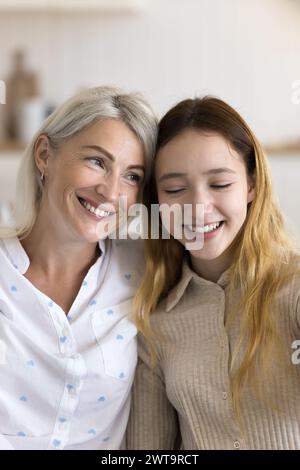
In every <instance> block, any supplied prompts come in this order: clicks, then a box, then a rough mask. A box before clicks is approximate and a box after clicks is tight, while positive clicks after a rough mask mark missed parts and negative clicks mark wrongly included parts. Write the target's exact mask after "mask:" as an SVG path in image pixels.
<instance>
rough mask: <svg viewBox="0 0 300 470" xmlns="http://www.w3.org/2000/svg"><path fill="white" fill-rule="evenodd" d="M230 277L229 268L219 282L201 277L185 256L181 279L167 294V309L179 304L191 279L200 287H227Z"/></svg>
mask: <svg viewBox="0 0 300 470" xmlns="http://www.w3.org/2000/svg"><path fill="white" fill-rule="evenodd" d="M229 279H230V273H229V269H227V270H226V271H224V272H223V273H222V274H221V276H220V277H219V279H218V281H217V282H212V281H208V280H207V279H204V278H203V277H200V276H199V275H198V274H196V273H195V271H193V270H192V269H191V268H190V266H189V263H188V260H187V259H186V258H185V259H184V261H183V265H182V274H181V278H180V281H179V282H178V284H176V286H175V287H173V289H172V290H171V291H170V292H169V294H168V296H167V301H166V311H167V312H169V311H170V310H172V309H173V308H174V307H175V306H176V305H177V304H178V302H179V301H180V300H181V298H182V297H183V294H184V293H185V291H186V289H187V287H188V285H189V284H190V282H191V281H193V282H195V284H196V285H198V286H199V287H200V288H205V287H208V286H212V285H214V286H217V285H218V286H220V287H222V288H223V289H225V287H226V286H227V285H228V283H229Z"/></svg>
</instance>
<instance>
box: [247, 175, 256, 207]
mask: <svg viewBox="0 0 300 470" xmlns="http://www.w3.org/2000/svg"><path fill="white" fill-rule="evenodd" d="M254 196H255V175H251V176H248V193H247V203H249V202H252V201H253V199H254Z"/></svg>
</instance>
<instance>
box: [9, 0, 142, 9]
mask: <svg viewBox="0 0 300 470" xmlns="http://www.w3.org/2000/svg"><path fill="white" fill-rule="evenodd" d="M144 1H145V0H0V11H7V12H26V11H30V12H51V11H53V12H89V11H92V12H134V11H136V10H137V9H138V8H139V7H141V6H142V4H143V3H144Z"/></svg>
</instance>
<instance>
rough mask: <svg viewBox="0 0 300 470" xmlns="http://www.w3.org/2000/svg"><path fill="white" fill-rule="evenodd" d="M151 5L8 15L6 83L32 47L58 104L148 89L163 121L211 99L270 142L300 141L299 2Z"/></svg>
mask: <svg viewBox="0 0 300 470" xmlns="http://www.w3.org/2000/svg"><path fill="white" fill-rule="evenodd" d="M144 4H145V8H144V9H142V10H141V11H140V12H137V13H136V14H121V13H119V14H107V13H106V14H101V13H96V14H95V13H88V12H87V13H80V14H76V13H71V14H57V13H33V14H32V13H22V14H21V13H0V79H4V78H5V77H6V75H7V73H8V71H9V66H10V53H11V52H12V50H13V49H15V48H17V47H20V46H22V47H24V48H25V49H26V50H27V51H28V58H29V65H30V67H31V68H32V69H35V70H37V71H38V72H39V74H40V79H41V86H42V90H43V94H44V96H45V98H46V99H47V100H49V101H51V102H53V103H54V104H57V103H59V102H61V101H62V100H64V99H65V98H67V97H68V96H70V95H71V94H73V93H74V92H75V91H77V90H78V89H79V88H80V87H82V86H93V85H98V84H116V85H119V86H122V87H124V88H126V89H128V90H131V89H138V90H141V91H143V92H144V93H145V94H146V96H147V97H148V98H149V99H150V100H151V101H152V103H153V105H154V107H155V109H156V110H157V111H158V112H159V113H162V112H164V111H165V110H166V109H167V108H168V107H169V106H170V105H171V104H173V103H174V102H176V101H177V100H178V99H180V98H182V97H185V96H188V95H192V96H193V95H195V94H196V93H197V94H207V93H211V94H215V95H218V96H220V97H221V98H223V99H225V100H228V101H229V102H230V103H231V104H232V105H233V106H235V107H236V108H237V109H238V110H239V111H240V112H241V113H242V114H243V116H244V117H245V118H246V119H247V120H248V122H249V123H250V125H252V127H253V129H254V130H255V131H256V132H257V134H258V137H259V138H260V139H262V140H263V141H264V142H270V141H280V140H281V139H288V138H294V137H300V125H299V122H300V120H299V117H300V104H298V105H297V104H293V102H292V93H293V90H292V84H293V82H295V80H297V79H298V80H299V79H300V60H299V54H300V1H299V0H144ZM1 107H2V109H0V113H1V112H3V105H0V108H1ZM0 119H1V118H0Z"/></svg>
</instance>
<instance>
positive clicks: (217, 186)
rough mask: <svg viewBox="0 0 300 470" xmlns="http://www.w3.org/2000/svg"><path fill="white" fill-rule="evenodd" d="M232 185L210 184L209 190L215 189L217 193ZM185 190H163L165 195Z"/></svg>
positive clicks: (184, 188) (183, 188)
mask: <svg viewBox="0 0 300 470" xmlns="http://www.w3.org/2000/svg"><path fill="white" fill-rule="evenodd" d="M232 184H233V183H226V184H210V185H209V186H210V188H212V189H215V190H217V191H221V190H222V189H227V188H230V186H232ZM186 189H187V188H186V187H182V188H174V189H165V190H164V192H165V193H167V194H178V193H181V192H183V191H185V190H186Z"/></svg>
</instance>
